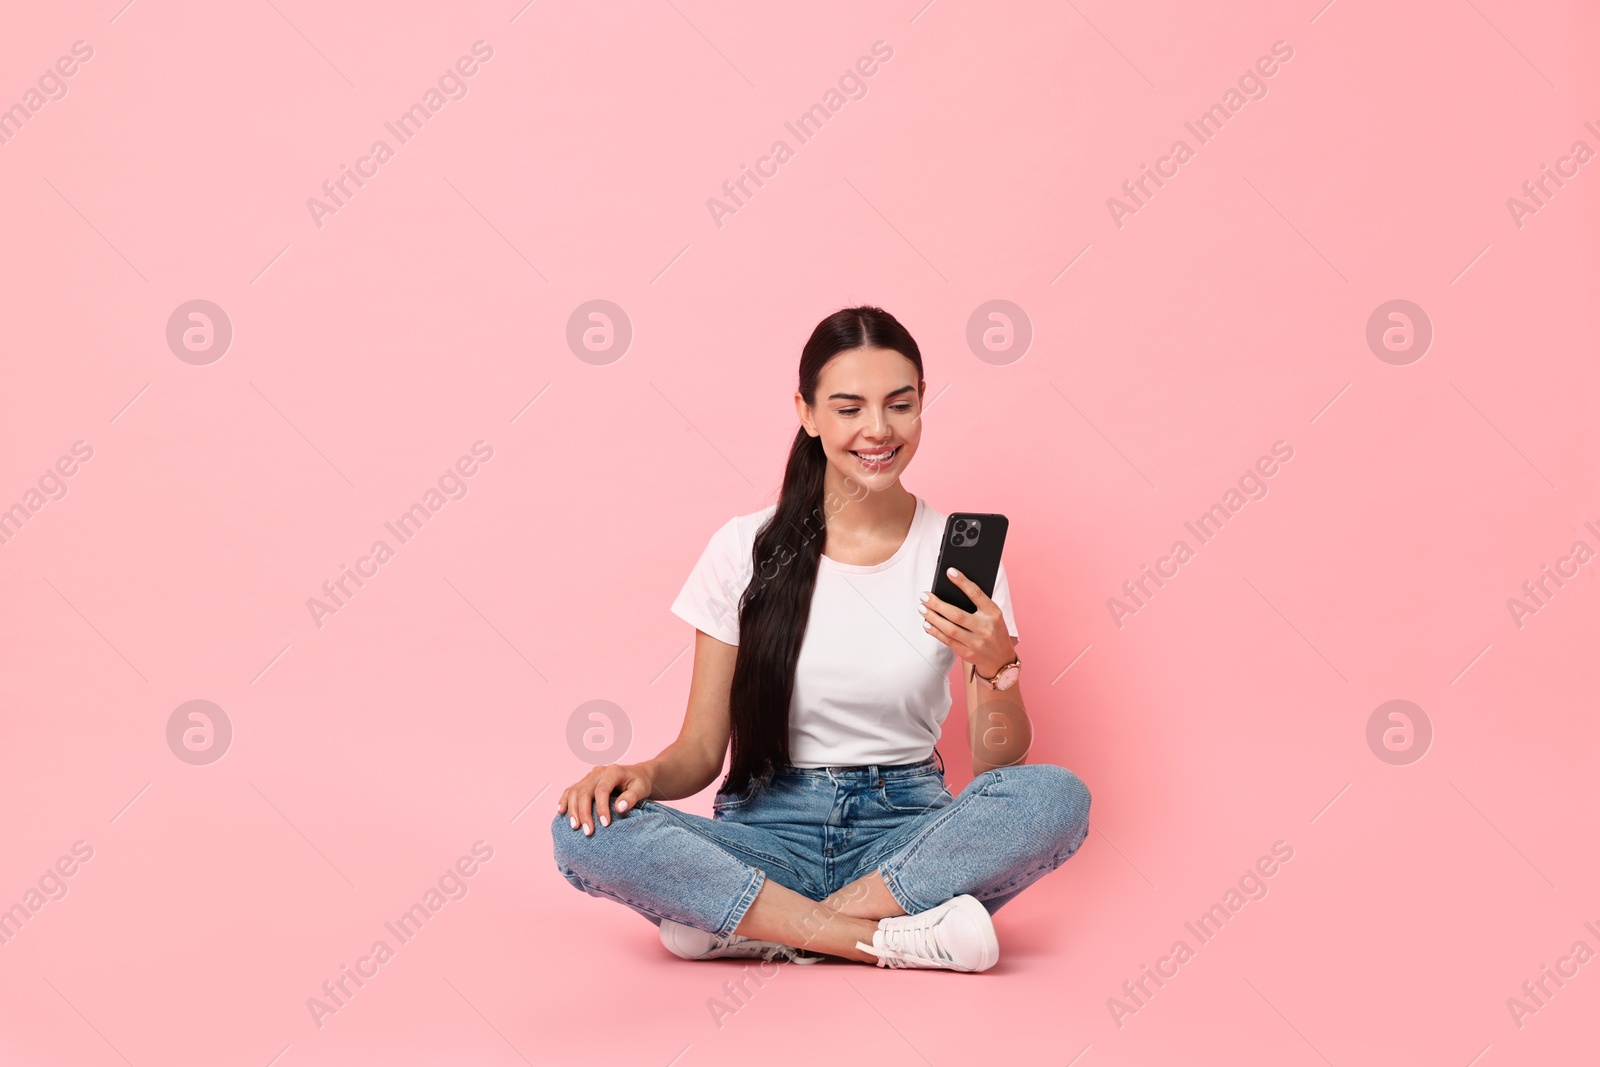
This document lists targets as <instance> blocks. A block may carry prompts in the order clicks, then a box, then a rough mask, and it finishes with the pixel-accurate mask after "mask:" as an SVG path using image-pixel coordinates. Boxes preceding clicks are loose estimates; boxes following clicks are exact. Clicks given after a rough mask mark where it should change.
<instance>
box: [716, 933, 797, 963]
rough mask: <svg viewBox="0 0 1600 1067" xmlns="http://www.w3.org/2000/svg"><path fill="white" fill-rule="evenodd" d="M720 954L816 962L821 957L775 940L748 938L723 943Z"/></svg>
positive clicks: (792, 961)
mask: <svg viewBox="0 0 1600 1067" xmlns="http://www.w3.org/2000/svg"><path fill="white" fill-rule="evenodd" d="M722 955H724V956H737V957H753V956H759V957H762V958H763V959H767V960H772V959H775V958H776V957H779V956H782V957H783V958H784V959H786V960H788V961H789V962H790V963H816V962H817V961H818V960H820V959H822V957H821V956H815V955H811V954H809V953H806V952H804V951H803V950H802V949H797V948H792V947H791V946H789V945H782V944H779V943H777V942H775V941H757V940H753V939H750V938H745V939H744V940H741V941H734V942H731V943H729V944H727V945H724V946H723V949H722Z"/></svg>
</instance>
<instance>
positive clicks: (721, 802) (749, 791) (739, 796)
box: [711, 779, 759, 813]
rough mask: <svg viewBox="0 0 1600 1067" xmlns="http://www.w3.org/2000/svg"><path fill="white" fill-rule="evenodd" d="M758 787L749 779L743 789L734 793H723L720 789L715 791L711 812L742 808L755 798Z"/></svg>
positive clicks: (753, 780)
mask: <svg viewBox="0 0 1600 1067" xmlns="http://www.w3.org/2000/svg"><path fill="white" fill-rule="evenodd" d="M758 785H759V783H758V782H756V781H755V779H751V780H750V782H749V783H748V784H747V785H746V786H745V787H744V789H742V790H740V791H738V792H736V793H729V792H725V791H723V790H721V789H719V790H717V792H716V795H714V796H713V797H712V798H711V810H712V812H713V813H716V812H719V811H732V810H733V809H734V808H742V807H744V805H746V804H748V803H750V800H751V798H752V797H754V796H755V794H756V788H757V786H758Z"/></svg>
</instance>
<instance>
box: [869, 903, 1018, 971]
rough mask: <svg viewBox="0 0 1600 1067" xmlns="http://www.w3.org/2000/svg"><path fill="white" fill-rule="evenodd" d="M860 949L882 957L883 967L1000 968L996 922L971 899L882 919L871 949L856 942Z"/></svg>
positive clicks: (962, 969) (978, 969) (879, 959)
mask: <svg viewBox="0 0 1600 1067" xmlns="http://www.w3.org/2000/svg"><path fill="white" fill-rule="evenodd" d="M856 948H859V949H860V950H861V951H863V952H870V953H872V954H873V955H874V956H876V957H878V966H879V967H940V968H944V969H946V970H951V971H987V970H988V969H989V968H990V967H993V966H994V965H995V964H996V963H999V962H1000V939H999V938H997V937H996V936H995V933H994V920H993V919H991V918H990V917H989V911H988V909H987V908H985V907H984V906H983V905H982V904H980V903H979V902H978V898H977V897H974V896H969V895H967V894H966V893H963V894H961V895H960V896H958V897H951V898H950V899H949V900H947V901H945V902H944V903H943V904H940V905H939V906H938V907H936V908H929V909H928V910H927V911H923V912H918V913H917V914H915V915H895V916H892V917H890V918H887V919H879V920H878V928H877V929H876V930H874V931H873V932H872V944H870V945H866V944H862V943H861V942H860V941H857V942H856Z"/></svg>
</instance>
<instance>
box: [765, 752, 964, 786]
mask: <svg viewBox="0 0 1600 1067" xmlns="http://www.w3.org/2000/svg"><path fill="white" fill-rule="evenodd" d="M930 771H938V772H939V773H940V774H943V773H944V758H943V757H942V756H940V755H939V751H938V750H937V749H935V750H934V753H933V755H931V756H929V757H928V758H927V759H925V760H918V761H917V762H916V763H872V764H856V765H853V766H840V767H793V766H791V767H785V768H784V769H783V770H781V771H779V772H778V775H777V777H780V778H832V779H841V778H842V779H845V780H847V781H848V780H851V779H856V778H861V779H879V778H912V777H915V776H917V775H921V774H927V773H929V772H930Z"/></svg>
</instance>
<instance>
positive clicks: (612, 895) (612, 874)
mask: <svg viewBox="0 0 1600 1067" xmlns="http://www.w3.org/2000/svg"><path fill="white" fill-rule="evenodd" d="M935 760H936V756H930V757H928V758H927V759H925V760H923V761H922V762H920V763H905V764H900V765H898V766H876V765H874V766H863V767H815V768H811V767H799V768H797V767H790V768H788V769H787V770H786V771H783V772H780V773H778V774H777V775H775V776H774V777H773V778H772V780H771V782H770V783H769V784H768V785H767V786H766V787H765V788H764V789H763V788H761V787H760V783H759V782H757V783H752V785H751V787H750V788H748V789H746V790H744V791H743V792H741V793H739V794H730V793H723V792H718V793H717V794H716V797H715V798H714V799H713V801H712V817H711V818H709V819H707V818H705V817H704V816H701V815H690V814H688V813H686V812H682V811H678V810H677V809H676V808H670V807H668V806H667V805H665V804H663V803H661V802H659V801H654V800H644V801H641V802H640V803H639V805H638V806H637V807H635V808H633V809H632V810H630V811H627V812H624V813H623V814H622V815H617V814H616V813H615V809H614V808H613V811H612V818H611V825H610V826H601V825H600V824H599V822H598V821H595V822H594V823H593V825H594V834H593V836H585V835H584V833H583V830H582V828H581V823H580V828H579V829H577V830H574V829H572V827H571V825H570V824H569V823H568V821H567V816H566V815H565V814H557V815H556V817H555V819H554V821H553V822H552V823H551V833H552V835H553V836H554V838H555V858H556V866H557V867H558V868H560V870H561V873H562V875H563V876H564V877H565V878H566V879H567V881H569V882H571V883H572V884H573V885H574V886H576V887H577V888H579V889H581V890H583V891H584V892H586V893H588V894H589V895H590V896H596V897H604V898H607V899H609V900H614V901H616V902H618V903H619V904H625V905H627V906H628V907H630V908H632V909H633V910H634V911H636V912H638V913H639V914H641V915H643V916H644V917H645V918H647V919H649V920H650V921H651V922H654V923H656V924H657V925H660V922H661V920H662V919H671V920H673V921H674V922H679V923H683V924H685V925H687V926H692V927H695V928H696V929H700V930H707V931H710V932H711V933H714V934H718V935H725V934H729V933H732V932H733V930H734V928H735V927H737V926H738V925H739V923H740V921H741V920H743V918H744V914H745V912H746V911H748V910H749V908H750V905H751V904H752V903H753V902H754V901H755V899H756V894H757V893H759V892H760V891H761V886H762V885H763V884H764V882H765V881H766V879H768V878H771V879H772V880H773V881H775V882H777V883H778V884H779V885H783V886H787V887H788V888H790V889H792V890H794V891H795V892H797V893H799V894H801V895H802V896H805V897H809V898H810V899H812V900H818V901H820V900H823V899H825V898H826V897H828V896H829V895H831V894H833V893H835V892H837V891H838V890H840V889H842V888H843V887H844V886H846V885H849V884H850V883H851V882H853V881H855V880H856V879H857V878H860V877H862V876H863V875H867V874H871V873H872V872H873V871H879V872H880V873H881V876H882V878H883V883H884V885H886V886H887V887H888V889H889V892H890V893H891V894H893V896H894V899H895V900H896V901H897V902H898V903H899V905H900V907H901V908H903V909H905V912H906V914H908V915H914V914H916V913H917V912H920V911H926V910H928V909H929V908H932V907H936V906H937V905H939V904H942V903H943V902H944V901H946V900H949V899H950V898H951V897H953V896H957V895H959V894H962V893H969V894H971V895H972V896H974V897H977V898H978V900H979V901H980V902H981V903H982V904H983V905H984V907H985V908H987V909H988V910H989V912H990V913H993V912H995V911H997V910H998V909H999V908H1000V906H1001V905H1003V904H1005V903H1006V902H1007V901H1009V900H1010V899H1011V898H1012V897H1014V896H1016V895H1017V894H1018V893H1020V892H1022V890H1024V889H1026V888H1027V887H1028V886H1030V885H1032V884H1033V883H1034V882H1036V881H1038V880H1039V879H1040V878H1042V877H1043V876H1044V875H1046V874H1048V873H1049V872H1051V871H1053V870H1055V869H1056V868H1057V867H1059V866H1061V865H1062V864H1063V863H1065V862H1066V861H1067V860H1068V859H1070V858H1071V857H1072V855H1073V854H1074V853H1076V852H1077V851H1078V848H1079V846H1080V845H1082V844H1083V839H1084V837H1085V836H1086V835H1087V834H1088V832H1089V790H1088V788H1087V787H1086V786H1085V785H1084V784H1083V782H1082V780H1081V779H1079V778H1078V776H1077V775H1076V774H1073V773H1072V772H1071V771H1069V770H1067V769H1066V768H1064V767H1057V766H1053V765H1051V764H1048V763H1030V764H1020V765H1018V766H1015V767H1002V768H999V769H997V770H992V771H985V772H984V773H982V774H980V775H978V776H977V777H976V778H974V779H973V780H972V781H971V782H969V783H968V784H967V787H966V788H965V789H963V790H962V791H961V795H960V796H958V797H955V796H951V795H950V791H949V790H948V789H946V788H945V784H944V772H943V770H942V766H941V763H936V762H935ZM614 799H615V798H614V797H613V800H614ZM591 814H593V813H592V812H591Z"/></svg>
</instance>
